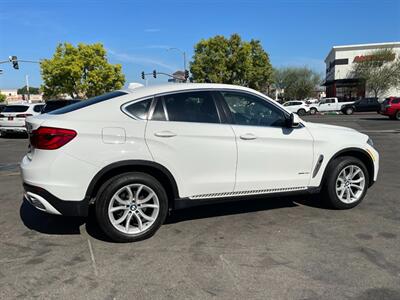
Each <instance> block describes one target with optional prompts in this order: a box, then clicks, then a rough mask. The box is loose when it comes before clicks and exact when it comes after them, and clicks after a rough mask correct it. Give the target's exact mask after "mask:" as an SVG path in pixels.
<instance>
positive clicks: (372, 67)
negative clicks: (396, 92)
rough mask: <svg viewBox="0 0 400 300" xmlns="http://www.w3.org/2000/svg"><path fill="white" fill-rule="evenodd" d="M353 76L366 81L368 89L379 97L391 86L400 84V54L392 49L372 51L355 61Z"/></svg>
mask: <svg viewBox="0 0 400 300" xmlns="http://www.w3.org/2000/svg"><path fill="white" fill-rule="evenodd" d="M350 74H351V76H352V77H353V78H356V79H361V80H363V81H364V82H365V87H366V89H367V91H369V92H372V93H373V94H374V97H376V98H378V97H379V96H381V95H382V94H384V93H385V92H387V91H388V90H389V89H390V88H392V87H395V86H399V85H400V56H397V58H396V53H395V52H394V51H393V50H392V49H382V50H376V51H372V52H371V53H370V54H368V55H365V56H363V59H360V60H359V61H357V62H355V63H354V64H353V68H352V70H351V72H350Z"/></svg>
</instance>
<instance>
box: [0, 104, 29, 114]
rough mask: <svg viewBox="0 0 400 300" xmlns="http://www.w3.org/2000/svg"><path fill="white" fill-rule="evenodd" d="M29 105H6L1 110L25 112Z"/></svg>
mask: <svg viewBox="0 0 400 300" xmlns="http://www.w3.org/2000/svg"><path fill="white" fill-rule="evenodd" d="M28 108H29V106H26V105H8V106H6V108H5V109H4V110H3V112H5V113H7V112H10V113H11V112H25V111H27V110H28Z"/></svg>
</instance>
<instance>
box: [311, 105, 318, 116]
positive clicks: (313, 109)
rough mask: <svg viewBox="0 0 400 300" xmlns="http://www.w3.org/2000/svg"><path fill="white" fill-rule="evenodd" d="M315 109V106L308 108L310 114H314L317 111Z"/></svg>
mask: <svg viewBox="0 0 400 300" xmlns="http://www.w3.org/2000/svg"><path fill="white" fill-rule="evenodd" d="M317 111H318V110H317V109H316V108H314V107H313V108H311V109H310V114H311V115H315V114H316V113H317Z"/></svg>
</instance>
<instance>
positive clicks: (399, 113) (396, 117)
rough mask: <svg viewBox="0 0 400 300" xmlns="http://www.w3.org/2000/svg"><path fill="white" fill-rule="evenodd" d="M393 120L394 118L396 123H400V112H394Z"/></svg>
mask: <svg viewBox="0 0 400 300" xmlns="http://www.w3.org/2000/svg"><path fill="white" fill-rule="evenodd" d="M394 118H395V119H396V120H397V121H400V110H398V111H397V112H396V114H395V115H394Z"/></svg>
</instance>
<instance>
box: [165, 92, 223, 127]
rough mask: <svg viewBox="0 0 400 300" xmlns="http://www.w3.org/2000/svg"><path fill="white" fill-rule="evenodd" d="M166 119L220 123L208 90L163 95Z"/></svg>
mask: <svg viewBox="0 0 400 300" xmlns="http://www.w3.org/2000/svg"><path fill="white" fill-rule="evenodd" d="M164 103H165V107H166V110H167V115H168V120H169V121H176V122H198V123H220V120H219V117H218V112H217V108H216V106H215V103H214V98H213V97H212V95H211V93H210V92H207V91H204V92H187V93H178V94H171V95H166V96H164Z"/></svg>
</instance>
